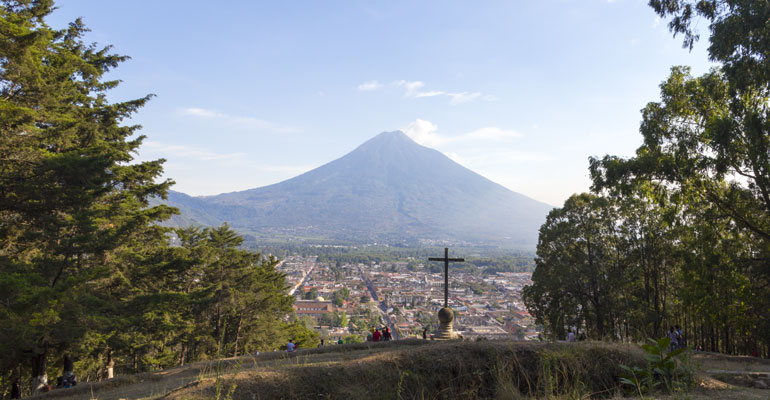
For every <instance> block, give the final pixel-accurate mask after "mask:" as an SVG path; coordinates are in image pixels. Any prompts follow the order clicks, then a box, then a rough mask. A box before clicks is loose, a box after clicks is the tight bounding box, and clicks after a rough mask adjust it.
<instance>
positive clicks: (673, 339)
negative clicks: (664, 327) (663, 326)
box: [668, 326, 679, 351]
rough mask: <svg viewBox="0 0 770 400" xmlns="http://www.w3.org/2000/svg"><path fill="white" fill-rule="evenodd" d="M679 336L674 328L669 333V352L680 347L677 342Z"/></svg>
mask: <svg viewBox="0 0 770 400" xmlns="http://www.w3.org/2000/svg"><path fill="white" fill-rule="evenodd" d="M677 336H678V334H677V333H676V331H675V330H674V327H673V326H672V327H671V328H670V329H669V331H668V338H669V339H671V344H670V345H669V350H670V351H674V350H676V348H677V347H678V346H679V341H678V340H677Z"/></svg>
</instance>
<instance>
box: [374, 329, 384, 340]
mask: <svg viewBox="0 0 770 400" xmlns="http://www.w3.org/2000/svg"><path fill="white" fill-rule="evenodd" d="M381 336H382V335H381V334H380V329H379V328H374V335H372V341H373V342H379V341H380V337H381Z"/></svg>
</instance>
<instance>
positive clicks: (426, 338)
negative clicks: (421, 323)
mask: <svg viewBox="0 0 770 400" xmlns="http://www.w3.org/2000/svg"><path fill="white" fill-rule="evenodd" d="M422 340H428V328H425V329H423V330H422Z"/></svg>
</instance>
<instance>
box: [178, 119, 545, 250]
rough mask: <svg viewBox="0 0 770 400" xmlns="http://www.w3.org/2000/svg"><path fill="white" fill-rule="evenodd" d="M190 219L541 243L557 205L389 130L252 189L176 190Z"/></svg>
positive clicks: (351, 236) (398, 237) (362, 236)
mask: <svg viewBox="0 0 770 400" xmlns="http://www.w3.org/2000/svg"><path fill="white" fill-rule="evenodd" d="M169 204H170V205H173V206H177V207H179V208H180V210H181V211H182V217H183V219H184V220H185V221H188V222H190V221H192V222H195V223H198V224H204V225H212V224H217V223H221V222H227V223H228V224H229V225H230V226H232V227H233V228H235V229H237V230H239V231H241V232H244V233H249V234H254V235H256V236H258V237H259V236H262V237H264V236H272V237H281V236H282V237H287V238H288V237H313V238H327V239H336V240H344V241H353V242H359V243H362V242H374V241H377V242H384V243H403V242H423V243H425V242H429V243H430V242H434V243H435V242H436V241H449V242H469V243H476V244H500V245H508V246H515V247H521V248H531V249H534V247H535V245H536V243H537V235H538V229H539V228H540V225H541V224H542V223H543V222H544V221H545V216H546V214H547V213H548V211H549V210H550V209H551V208H552V207H551V206H549V205H547V204H545V203H541V202H538V201H536V200H533V199H531V198H529V197H526V196H524V195H521V194H519V193H516V192H513V191H511V190H509V189H507V188H505V187H503V186H501V185H499V184H497V183H494V182H492V181H490V180H489V179H487V178H484V177H483V176H481V175H479V174H477V173H475V172H473V171H471V170H469V169H467V168H465V167H463V166H461V165H460V164H457V163H456V162H454V161H452V160H450V159H449V158H448V157H447V156H445V155H444V154H442V153H440V152H438V151H436V150H433V149H430V148H427V147H424V146H421V145H419V144H417V143H415V142H414V141H413V140H412V139H410V138H409V137H408V136H406V135H405V134H404V133H403V132H401V131H395V132H383V133H381V134H379V135H377V136H375V137H374V138H372V139H370V140H368V141H367V142H365V143H364V144H362V145H360V146H359V147H358V148H356V149H355V150H353V151H352V152H350V153H348V154H347V155H345V156H343V157H341V158H339V159H336V160H334V161H332V162H330V163H328V164H325V165H322V166H320V167H318V168H316V169H313V170H311V171H308V172H306V173H304V174H302V175H299V176H297V177H294V178H291V179H288V180H286V181H283V182H280V183H276V184H274V185H270V186H264V187H260V188H256V189H250V190H245V191H242V192H233V193H225V194H220V195H216V196H207V197H190V196H187V195H185V194H182V193H178V192H171V193H170V194H169Z"/></svg>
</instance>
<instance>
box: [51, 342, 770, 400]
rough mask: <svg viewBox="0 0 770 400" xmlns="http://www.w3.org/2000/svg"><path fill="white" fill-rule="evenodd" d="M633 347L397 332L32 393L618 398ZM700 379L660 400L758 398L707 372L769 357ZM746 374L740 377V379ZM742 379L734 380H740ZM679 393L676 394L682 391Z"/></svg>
mask: <svg viewBox="0 0 770 400" xmlns="http://www.w3.org/2000/svg"><path fill="white" fill-rule="evenodd" d="M621 363H622V364H631V365H642V364H643V363H644V361H643V359H642V354H641V352H640V351H639V350H638V348H637V347H636V346H632V345H623V344H604V343H596V342H587V343H577V344H566V343H556V344H548V343H534V342H514V341H482V342H430V341H421V340H404V341H396V342H383V343H375V344H373V343H362V344H351V345H342V346H329V347H326V348H322V349H303V350H300V351H298V352H296V353H293V354H287V353H285V352H274V353H265V354H261V355H259V356H257V357H253V356H246V357H241V358H237V359H227V360H219V361H212V362H204V363H196V364H192V365H189V366H185V367H179V368H174V369H170V370H166V371H161V372H156V373H148V374H139V375H133V376H124V377H119V378H116V379H114V380H112V381H109V382H101V383H95V384H88V383H85V384H81V385H79V386H77V387H76V388H73V389H65V390H55V391H53V392H51V393H48V394H45V395H42V396H38V397H39V398H53V397H56V398H82V399H121V398H125V399H135V398H164V399H211V398H221V399H224V398H233V399H273V398H284V399H327V398H329V399H359V398H360V399H463V398H464V399H476V398H494V399H517V398H525V397H527V395H529V396H537V397H539V398H543V397H549V398H567V399H572V398H589V397H605V398H606V397H610V398H619V397H620V392H621V391H620V389H619V388H618V386H617V382H618V379H617V378H618V374H619V372H620V368H619V364H621ZM694 365H695V366H696V367H697V368H698V370H699V371H700V372H699V373H698V379H697V380H696V381H697V382H698V383H699V385H698V387H697V388H694V389H692V390H691V391H690V392H688V393H685V394H682V393H679V394H673V395H668V396H662V397H657V398H664V399H682V398H688V399H722V398H739V399H743V398H746V399H767V398H768V395H770V390H761V389H748V388H743V387H741V386H733V385H731V384H728V383H724V382H721V381H717V380H714V379H712V378H710V377H709V376H708V374H711V375H714V376H717V377H720V378H722V379H723V380H729V379H725V378H723V377H724V376H728V377H729V378H731V379H732V377H734V376H745V375H752V374H753V375H756V373H768V372H770V361H768V360H759V359H749V358H746V357H729V356H723V355H713V354H698V355H696V357H695V363H694ZM743 383H745V382H743ZM741 384H742V382H737V383H734V385H741ZM683 396H684V397H683Z"/></svg>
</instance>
